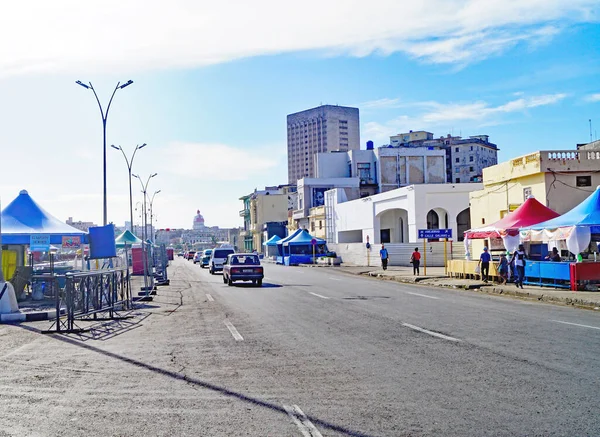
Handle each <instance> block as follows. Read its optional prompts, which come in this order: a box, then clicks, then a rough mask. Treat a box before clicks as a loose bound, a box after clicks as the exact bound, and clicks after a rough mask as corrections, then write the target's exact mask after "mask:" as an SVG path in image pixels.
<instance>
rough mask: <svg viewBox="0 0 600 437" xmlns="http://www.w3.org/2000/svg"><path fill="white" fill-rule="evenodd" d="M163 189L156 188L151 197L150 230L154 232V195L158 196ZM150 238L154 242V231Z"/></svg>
mask: <svg viewBox="0 0 600 437" xmlns="http://www.w3.org/2000/svg"><path fill="white" fill-rule="evenodd" d="M160 191H161V190H156V191H155V192H154V194H153V195H152V197H151V198H150V202H149V203H150V232H152V217H153V215H152V204H153V203H154V196H156V195H157V194H158V193H160ZM150 240H151V241H152V242H153V243H154V232H152V237H151V238H150Z"/></svg>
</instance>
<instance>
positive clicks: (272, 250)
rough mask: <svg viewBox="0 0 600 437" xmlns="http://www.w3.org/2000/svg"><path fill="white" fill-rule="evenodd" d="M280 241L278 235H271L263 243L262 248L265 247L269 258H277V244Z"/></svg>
mask: <svg viewBox="0 0 600 437" xmlns="http://www.w3.org/2000/svg"><path fill="white" fill-rule="evenodd" d="M280 240H281V237H280V236H279V235H273V236H272V237H271V238H269V239H268V240H267V241H265V242H264V243H263V246H266V251H265V252H266V254H267V256H269V257H276V256H277V242H278V241H280Z"/></svg>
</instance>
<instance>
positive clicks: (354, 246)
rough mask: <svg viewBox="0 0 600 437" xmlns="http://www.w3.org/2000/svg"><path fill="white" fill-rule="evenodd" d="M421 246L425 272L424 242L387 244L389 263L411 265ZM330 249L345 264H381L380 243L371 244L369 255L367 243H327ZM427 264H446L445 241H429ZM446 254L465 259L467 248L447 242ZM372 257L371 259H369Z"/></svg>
mask: <svg viewBox="0 0 600 437" xmlns="http://www.w3.org/2000/svg"><path fill="white" fill-rule="evenodd" d="M417 246H418V247H419V252H421V274H422V273H423V263H424V257H423V255H422V254H423V243H422V242H421V243H420V244H386V245H385V247H386V248H387V250H388V254H389V257H390V260H389V265H391V266H407V267H410V266H411V264H410V262H409V261H410V255H411V254H412V253H413V251H414V250H415V247H417ZM327 248H328V249H329V250H332V251H334V252H335V253H336V254H337V256H339V257H341V258H342V263H343V264H348V265H357V266H368V265H370V266H378V265H381V261H380V259H379V249H381V246H380V245H377V244H374V245H372V246H371V249H370V251H369V256H368V257H367V248H366V245H365V243H339V244H329V243H328V244H327ZM426 248H427V266H429V267H443V266H444V243H443V242H430V243H427V246H426ZM446 256H447V257H448V259H465V250H464V246H463V244H462V243H457V242H454V243H451V242H448V243H447V244H446ZM369 258H370V259H369Z"/></svg>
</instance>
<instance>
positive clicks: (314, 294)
mask: <svg viewBox="0 0 600 437" xmlns="http://www.w3.org/2000/svg"><path fill="white" fill-rule="evenodd" d="M309 293H310V294H312V295H313V296H317V297H320V298H321V299H329V298H328V297H327V296H321V295H320V294H317V293H313V292H312V291H309Z"/></svg>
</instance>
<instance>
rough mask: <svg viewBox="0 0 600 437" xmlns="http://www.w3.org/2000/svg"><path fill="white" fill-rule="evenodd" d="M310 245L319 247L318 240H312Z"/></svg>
mask: <svg viewBox="0 0 600 437" xmlns="http://www.w3.org/2000/svg"><path fill="white" fill-rule="evenodd" d="M310 244H312V245H313V246H316V245H317V239H316V238H313V239H312V240H310Z"/></svg>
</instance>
